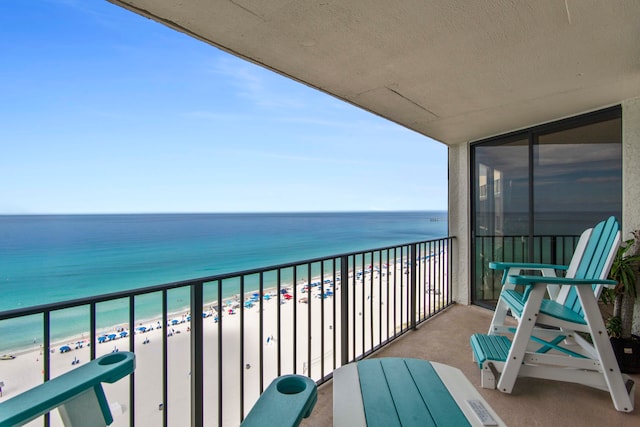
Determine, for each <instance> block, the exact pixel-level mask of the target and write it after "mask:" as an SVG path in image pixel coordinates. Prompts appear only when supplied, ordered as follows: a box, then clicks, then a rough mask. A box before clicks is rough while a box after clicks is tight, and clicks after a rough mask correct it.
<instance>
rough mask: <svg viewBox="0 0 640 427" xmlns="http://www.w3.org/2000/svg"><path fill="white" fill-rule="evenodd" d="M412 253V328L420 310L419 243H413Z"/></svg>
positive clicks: (410, 299)
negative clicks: (418, 292)
mask: <svg viewBox="0 0 640 427" xmlns="http://www.w3.org/2000/svg"><path fill="white" fill-rule="evenodd" d="M410 248H411V253H410V254H409V258H410V259H411V269H410V270H409V278H410V281H411V283H410V284H409V285H410V286H411V291H410V293H409V305H410V307H409V310H410V313H411V314H410V315H409V327H410V328H411V329H416V325H417V322H416V316H417V312H418V295H417V290H416V289H417V282H418V274H417V271H418V262H417V261H418V244H417V243H413V244H412V245H411V246H410Z"/></svg>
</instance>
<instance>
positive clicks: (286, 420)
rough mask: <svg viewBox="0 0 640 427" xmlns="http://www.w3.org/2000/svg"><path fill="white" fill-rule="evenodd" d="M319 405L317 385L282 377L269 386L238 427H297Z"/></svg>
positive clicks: (301, 379)
mask: <svg viewBox="0 0 640 427" xmlns="http://www.w3.org/2000/svg"><path fill="white" fill-rule="evenodd" d="M317 401H318V387H317V386H316V383H315V382H314V381H313V380H312V379H310V378H308V377H305V376H302V375H284V376H281V377H278V378H276V379H275V380H273V381H272V382H271V384H270V385H269V387H267V389H266V390H265V391H264V393H262V394H261V395H260V398H259V399H258V401H257V402H256V404H255V405H254V406H253V408H251V411H249V414H248V415H247V417H246V418H245V419H244V421H243V422H242V424H240V425H241V427H270V426H273V427H289V426H291V427H297V426H298V425H300V422H301V421H302V418H307V417H308V416H309V415H311V411H312V410H313V407H314V406H315V404H316V402H317Z"/></svg>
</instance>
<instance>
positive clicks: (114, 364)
mask: <svg viewBox="0 0 640 427" xmlns="http://www.w3.org/2000/svg"><path fill="white" fill-rule="evenodd" d="M134 369H135V354H134V353H130V352H127V351H121V352H118V353H110V354H107V355H104V356H102V357H99V358H97V359H95V360H92V361H91V362H89V363H87V364H85V365H82V366H80V367H78V368H76V369H73V370H71V371H69V372H67V373H65V374H62V375H60V376H59V377H56V378H53V379H51V380H49V381H47V382H45V383H43V384H40V385H38V386H36V387H34V388H32V389H29V390H27V391H25V392H24V393H21V394H19V395H17V396H16V397H13V398H11V399H8V400H6V401H5V402H2V403H0V425H1V426H5V425H7V426H9V425H10V426H13V425H23V424H26V423H27V422H29V421H31V420H33V419H35V418H37V417H39V416H40V415H43V414H46V413H47V412H50V411H52V410H53V409H55V408H58V407H59V408H60V409H61V414H62V411H64V412H65V414H64V415H63V420H64V418H65V417H67V418H68V419H69V420H70V422H71V425H85V426H88V425H109V424H111V422H113V417H112V416H111V411H110V410H109V404H108V402H107V400H106V397H105V395H104V391H103V390H102V384H101V383H103V382H106V383H114V382H116V381H118V380H119V379H121V378H123V377H125V376H127V375H129V374H130V373H132V372H133V371H134ZM87 399H88V400H89V401H90V402H88V400H87ZM87 405H92V406H90V407H88V406H87ZM88 408H91V409H95V411H93V410H89V409H88ZM87 417H89V419H91V420H92V421H91V422H88V421H87ZM94 421H95V422H96V424H94ZM65 425H67V424H65Z"/></svg>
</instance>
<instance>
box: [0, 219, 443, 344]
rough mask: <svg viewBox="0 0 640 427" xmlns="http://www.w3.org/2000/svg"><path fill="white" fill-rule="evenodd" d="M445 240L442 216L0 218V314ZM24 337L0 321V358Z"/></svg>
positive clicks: (152, 303) (153, 303) (153, 302)
mask: <svg viewBox="0 0 640 427" xmlns="http://www.w3.org/2000/svg"><path fill="white" fill-rule="evenodd" d="M434 219H435V220H434ZM446 235H447V222H446V212H442V211H437V212H353V213H291V214H286V213H273V214H264V213H262V214H139V215H24V216H22V215H15V216H14V215H6V216H0V289H1V290H2V298H0V311H5V310H10V309H16V308H22V307H29V306H33V305H40V304H46V303H52V302H59V301H65V300H69V299H74V298H81V297H87V296H94V295H100V294H105V293H109V292H115V291H122V290H129V289H135V288H142V287H146V286H151V285H159V284H163V283H169V282H174V281H179V280H185V279H193V278H198V277H205V276H211V275H215V274H220V273H230V272H236V271H242V270H247V269H253V268H260V267H267V266H270V265H276V264H281V263H288V262H293V261H300V260H304V259H310V258H315V257H325V256H330V255H335V254H340V253H344V252H350V251H357V250H364V249H372V248H377V247H382V246H388V245H396V244H402V243H408V242H413V241H418V240H428V239H434V238H440V237H444V236H446ZM237 291H238V290H237V289H231V288H225V289H224V295H225V296H230V295H233V294H234V293H237ZM157 300H158V298H153V297H150V298H149V302H148V307H144V299H142V300H141V301H142V302H141V304H142V306H141V307H138V306H136V312H137V313H138V312H141V313H145V310H146V311H147V312H149V313H151V312H152V311H153V310H154V308H152V307H157V303H158V301H157ZM114 313H116V312H114ZM74 316H75V314H74V313H73V312H63V313H60V314H59V315H58V318H57V319H55V320H56V322H59V323H60V324H61V325H65V324H66V326H63V327H61V328H58V329H61V330H60V331H59V332H58V334H64V333H66V332H65V331H64V330H65V329H66V328H68V327H69V324H72V323H73V322H74V321H73V319H74ZM114 316H116V314H114ZM65 318H66V319H67V320H66V322H65ZM121 321H123V319H121V318H115V317H113V318H109V316H106V317H104V320H103V322H107V323H109V322H113V323H112V324H116V323H117V322H121ZM82 327H83V326H78V325H76V328H82ZM28 329H30V328H29V327H28V325H25V324H24V321H23V324H21V325H20V326H19V327H16V326H15V324H12V323H11V322H2V323H0V351H2V349H3V348H4V349H6V348H15V347H16V346H21V345H22V344H24V341H25V339H26V337H27V336H28V337H29V338H28V339H29V340H33V339H34V337H32V336H31V334H32V333H33V332H32V331H30V330H28ZM35 338H37V337H35Z"/></svg>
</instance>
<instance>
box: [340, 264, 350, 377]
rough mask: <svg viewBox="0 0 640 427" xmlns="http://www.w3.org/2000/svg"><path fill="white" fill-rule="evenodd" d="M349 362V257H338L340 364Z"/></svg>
mask: <svg viewBox="0 0 640 427" xmlns="http://www.w3.org/2000/svg"><path fill="white" fill-rule="evenodd" d="M347 363H349V258H348V257H347V256H346V255H343V256H341V257H340V365H341V366H344V365H346V364H347Z"/></svg>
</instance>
